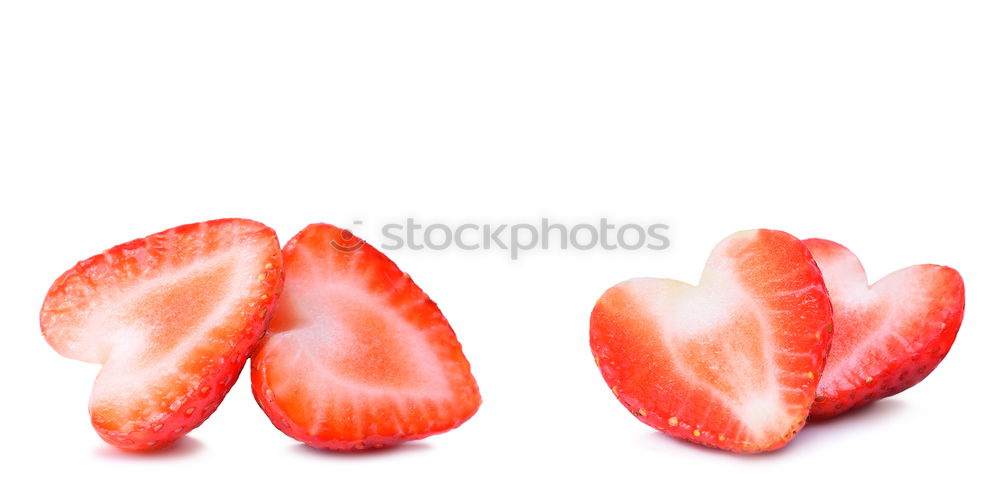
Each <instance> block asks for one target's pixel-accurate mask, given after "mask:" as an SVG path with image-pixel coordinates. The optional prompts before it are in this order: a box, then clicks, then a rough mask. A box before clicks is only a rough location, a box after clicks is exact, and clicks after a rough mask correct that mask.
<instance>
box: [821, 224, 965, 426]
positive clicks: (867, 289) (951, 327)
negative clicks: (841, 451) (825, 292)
mask: <svg viewBox="0 0 1000 478" xmlns="http://www.w3.org/2000/svg"><path fill="white" fill-rule="evenodd" d="M804 242H805V244H806V246H807V247H808V248H809V250H810V251H811V252H812V254H813V257H815V258H816V263H817V264H819V267H820V269H821V270H822V271H823V277H824V278H825V280H826V286H827V288H828V289H829V291H830V300H831V301H832V302H833V312H834V317H833V320H834V327H835V329H836V333H835V334H834V336H833V345H832V346H831V348H830V358H829V361H828V362H827V365H826V370H825V371H824V372H823V377H822V378H821V379H820V382H819V389H818V390H817V396H816V403H814V404H813V407H812V413H811V415H810V418H811V419H823V418H830V417H833V416H836V415H839V414H841V413H843V412H846V411H847V410H850V409H852V408H855V407H859V406H861V405H864V404H867V403H870V402H873V401H875V400H878V399H880V398H885V397H888V396H890V395H895V394H897V393H899V392H901V391H903V390H906V389H907V388H910V387H912V386H914V385H916V384H917V382H919V381H921V380H923V379H924V378H925V377H927V375H929V374H930V373H931V371H932V370H934V368H935V367H937V365H938V364H939V363H941V360H943V359H944V356H945V355H946V354H947V353H948V350H949V349H951V345H952V343H953V342H954V341H955V336H956V335H957V334H958V328H959V326H961V325H962V314H963V312H964V310H965V286H964V285H963V283H962V277H961V276H960V275H959V274H958V271H956V270H955V269H952V268H949V267H942V266H936V265H930V264H923V265H918V266H911V267H907V268H906V269H902V270H899V271H896V272H893V273H892V274H889V275H888V276H886V277H884V278H882V279H880V280H879V281H878V282H876V283H875V284H874V285H871V286H869V285H868V277H867V276H866V275H865V270H864V268H863V267H862V266H861V262H860V261H858V258H857V257H855V256H854V254H853V253H851V251H849V250H848V249H847V248H846V247H844V246H842V245H840V244H837V243H836V242H832V241H827V240H824V239H807V240H806V241H804Z"/></svg>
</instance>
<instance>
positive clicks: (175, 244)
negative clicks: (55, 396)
mask: <svg viewBox="0 0 1000 478" xmlns="http://www.w3.org/2000/svg"><path fill="white" fill-rule="evenodd" d="M281 272H282V267H281V251H280V246H279V243H278V239H277V236H276V235H275V233H274V231H273V230H271V229H270V228H268V227H267V226H265V225H263V224H260V223H258V222H255V221H250V220H246V219H219V220H214V221H207V222H201V223H196V224H188V225H184V226H179V227H175V228H173V229H169V230H166V231H163V232H160V233H157V234H153V235H150V236H148V237H145V238H143V239H136V240H134V241H131V242H127V243H125V244H121V245H118V246H115V247H113V248H111V249H108V250H107V251H105V252H103V253H102V254H99V255H96V256H94V257H91V258H89V259H86V260H84V261H82V262H80V263H78V264H77V265H76V266H75V267H73V268H72V269H70V270H68V271H66V272H65V273H64V274H63V275H62V276H61V277H59V278H58V279H56V281H55V283H54V284H53V285H52V287H51V288H50V289H49V292H48V295H47V296H46V297H45V302H44V304H43V306H42V311H41V318H40V322H41V329H42V334H43V335H44V337H45V339H46V341H48V343H49V345H51V346H52V348H53V349H55V350H56V351H57V352H59V353H60V354H62V355H63V356H66V357H68V358H72V359H76V360H81V361H84V362H90V363H97V364H101V365H102V367H101V372H100V374H99V375H98V377H97V380H96V381H95V382H94V388H93V391H92V392H91V397H90V415H91V423H92V424H93V426H94V429H95V430H96V431H97V433H98V434H99V435H100V437H101V438H102V439H104V440H105V441H107V442H108V443H110V444H112V445H114V446H116V447H119V448H122V449H126V450H150V449H154V448H158V447H162V446H164V445H166V444H168V443H171V442H173V441H174V440H177V439H178V438H180V437H182V436H184V435H185V434H186V433H187V432H189V431H191V430H192V429H193V428H195V427H197V426H199V425H200V424H201V423H202V422H204V421H205V420H206V419H207V418H208V417H209V415H211V414H212V412H214V411H215V409H216V407H218V406H219V403H220V402H221V401H222V399H223V398H224V397H225V395H226V393H227V392H228V391H229V389H230V388H231V387H232V386H233V384H234V383H235V381H236V378H237V377H238V376H239V373H240V370H242V368H243V365H244V363H245V362H246V360H247V357H248V355H249V354H250V352H251V349H252V347H253V346H254V344H255V343H256V342H257V341H258V340H259V339H260V337H261V336H262V335H263V333H264V331H265V329H266V326H267V321H268V320H269V319H270V316H271V313H272V312H273V307H274V304H275V301H276V299H277V296H278V295H279V293H280V291H281V284H282V274H281Z"/></svg>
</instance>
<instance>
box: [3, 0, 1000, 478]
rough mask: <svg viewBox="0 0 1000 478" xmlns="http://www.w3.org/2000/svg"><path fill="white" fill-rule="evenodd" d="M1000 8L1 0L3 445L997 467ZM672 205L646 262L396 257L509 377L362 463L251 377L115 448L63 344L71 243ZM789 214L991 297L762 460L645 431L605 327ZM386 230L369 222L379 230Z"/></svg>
mask: <svg viewBox="0 0 1000 478" xmlns="http://www.w3.org/2000/svg"><path fill="white" fill-rule="evenodd" d="M998 24H1000V10H998V7H997V6H996V3H995V2H986V1H984V2H965V1H953V2H944V1H941V2H927V1H899V2H885V1H872V0H867V1H838V2H823V3H822V4H821V5H816V4H814V2H803V1H788V2H767V1H754V2H747V1H738V2H714V1H698V2H681V3H680V4H677V3H674V4H668V3H667V2H610V1H609V2H595V1H565V2H556V1H541V0H534V1H507V2H474V1H467V0H466V1H454V2H440V1H406V2H382V1H357V2H332V1H321V2H260V1H239V2H211V1H171V2H135V1H118V2H110V1H96V0H94V1H67V2H52V1H43V0H39V1H31V2H28V1H23V2H22V1H8V2H4V3H3V4H2V6H0V164H3V174H2V176H0V178H2V181H3V188H2V190H0V194H2V202H3V228H4V229H3V232H4V233H3V235H2V241H3V243H2V245H3V251H4V265H5V273H4V274H3V275H2V277H0V281H2V284H0V290H2V291H3V299H4V300H3V304H4V306H5V311H4V321H3V322H4V326H5V329H4V331H3V333H2V334H0V340H2V347H0V353H2V362H0V363H2V364H3V385H2V386H3V389H2V394H0V400H2V410H3V412H4V419H3V432H2V434H0V440H2V448H0V449H2V450H4V452H3V456H4V459H3V462H4V463H5V466H8V467H9V466H14V467H18V468H21V469H22V470H31V471H32V472H35V471H37V472H53V473H58V472H65V473H74V474H76V473H84V474H85V475H86V476H126V475H127V476H139V475H141V476H149V477H157V476H170V477H177V476H182V474H185V473H199V474H201V473H212V472H219V473H221V472H231V473H239V474H250V475H261V476H263V475H269V476H277V475H278V474H281V476H297V475H296V474H298V473H310V474H313V475H311V476H316V475H315V474H320V475H318V476H352V475H350V474H352V473H356V474H357V473H364V474H365V476H368V475H370V476H390V474H417V475H441V476H467V475H469V474H483V473H501V472H514V471H517V470H526V471H531V472H538V471H544V472H560V473H566V474H580V475H592V476H633V475H636V476H638V475H656V476H659V475H663V476H666V475H668V474H669V475H674V474H679V473H683V474H685V475H686V476H692V475H694V474H698V475H705V474H708V475H709V476H712V475H715V474H718V473H721V472H727V471H728V472H739V473H741V474H746V475H759V476H764V475H767V476H775V475H790V474H792V473H808V475H810V476H826V475H843V474H844V473H860V472H861V471H862V470H863V471H864V473H865V474H873V473H876V472H880V471H881V472H890V471H891V472H893V473H894V474H897V475H899V476H905V475H906V474H907V473H908V472H918V471H919V472H923V473H932V472H945V471H946V470H949V469H951V468H952V467H954V466H958V465H957V464H962V465H963V466H975V465H980V466H983V467H985V466H987V464H988V463H992V460H991V458H990V455H989V453H993V450H994V449H995V444H994V443H993V441H994V440H995V436H994V430H996V428H997V426H998V425H1000V424H998V421H997V418H996V413H995V410H994V408H995V404H994V402H995V399H996V397H997V396H998V394H997V392H998V387H997V385H996V379H995V373H996V355H995V351H996V348H997V346H996V344H995V341H996V337H997V335H998V333H1000V327H998V320H997V308H996V305H995V304H996V300H995V297H996V294H997V290H998V289H1000V279H998V278H997V267H998V266H1000V264H998V262H997V253H996V249H997V246H996V245H995V243H996V240H997V232H998V227H997V225H996V224H997V217H996V214H997V204H998V199H1000V197H998V196H1000V194H998V193H997V173H996V171H995V167H994V164H995V162H996V161H997V159H998V158H1000V139H998V132H1000V113H998V112H1000V93H998V92H1000V87H998V85H1000V62H998V58H1000V56H998V53H1000V28H998V27H997V25H998ZM231 216H242V217H248V218H253V219H257V220H260V221H262V222H264V223H266V224H268V225H270V226H272V227H274V228H275V229H276V230H277V231H278V233H279V235H280V236H281V239H282V241H284V240H287V239H288V238H289V237H291V236H292V235H293V234H295V233H296V232H297V231H298V230H299V229H301V228H302V227H303V226H305V225H306V224H307V223H310V222H317V221H324V222H331V223H334V224H340V225H343V226H350V225H351V223H352V221H355V220H361V221H364V225H363V226H362V227H359V228H356V231H357V232H358V233H359V234H361V235H363V236H370V237H374V238H375V239H377V238H378V234H377V232H378V226H379V225H380V224H383V223H385V222H390V221H391V222H396V221H401V220H404V219H405V218H406V217H414V218H416V219H417V220H419V221H422V222H424V223H431V222H442V223H446V224H452V225H456V224H460V223H463V222H467V221H471V222H476V223H494V224H496V223H515V222H537V221H538V220H539V219H540V218H541V217H550V218H552V219H553V220H557V221H562V222H565V223H576V222H589V223H595V222H596V221H598V220H599V218H601V217H607V218H609V219H610V220H611V221H612V222H616V223H619V224H621V223H625V222H639V223H652V222H665V223H667V224H669V225H670V226H671V230H670V233H669V237H670V239H671V241H672V244H671V247H670V248H669V249H668V250H666V251H662V252H650V251H637V252H625V251H611V252H608V251H596V250H595V251H586V252H564V251H540V250H535V251H528V252H527V253H525V255H524V257H523V259H521V260H518V261H516V262H512V261H510V260H509V259H508V258H507V257H506V256H505V255H504V254H503V253H502V252H497V251H473V252H466V251H461V250H458V249H450V250H447V251H442V252H433V251H427V250H424V251H397V252H395V253H393V254H392V255H391V256H392V258H393V259H394V260H395V261H396V262H397V263H398V264H399V265H400V267H401V268H402V269H404V270H405V271H407V272H409V273H411V274H412V275H413V277H414V278H415V279H416V280H417V283H418V284H420V285H421V286H422V287H423V288H424V289H425V290H426V291H427V292H428V294H429V295H430V296H431V297H432V298H433V299H435V300H436V301H437V302H438V303H439V304H440V306H441V308H442V310H443V311H444V313H445V315H446V316H447V317H449V319H450V320H451V323H452V326H453V327H454V328H455V330H456V332H457V334H458V337H459V339H460V340H461V341H462V343H463V344H464V347H465V350H466V353H467V356H468V358H469V360H470V361H471V363H472V365H473V372H474V373H475V375H476V377H477V378H478V380H479V383H480V386H481V388H482V393H483V396H484V400H485V402H484V404H483V407H482V409H481V410H480V412H479V413H478V414H477V415H476V416H475V417H474V418H473V419H472V420H470V421H469V422H468V423H467V424H465V425H464V426H462V427H461V428H459V429H457V430H454V431H452V432H450V433H447V434H445V435H441V436H437V437H432V438H429V439H426V440H423V441H421V442H416V443H413V444H409V445H405V446H401V447H398V448H395V449H392V450H389V451H383V452H375V453H365V454H352V455H343V454H331V453H321V452H315V451H311V450H310V449H308V448H306V447H304V446H302V445H299V444H297V443H296V442H295V441H293V440H291V439H290V438H287V437H286V436H284V435H283V434H282V433H280V432H279V431H277V430H276V429H275V428H274V427H272V426H271V424H270V423H269V422H268V420H267V419H266V417H265V416H264V414H263V413H262V412H260V410H259V409H258V408H257V406H256V404H255V403H254V402H253V400H252V398H251V394H250V386H249V380H248V377H247V376H245V375H244V376H243V377H242V378H241V380H240V381H239V382H238V383H237V384H236V386H235V387H234V389H233V391H232V392H231V394H230V396H229V398H227V400H226V401H225V402H224V403H223V405H222V407H221V408H220V409H219V411H218V412H217V413H216V414H215V415H214V416H212V418H211V419H210V420H209V421H208V422H206V423H205V425H203V426H202V427H201V428H199V429H197V430H195V431H194V432H193V433H191V434H190V435H189V438H187V439H185V440H183V441H182V442H180V443H179V444H178V446H176V447H175V448H174V449H172V450H168V451H167V452H163V453H159V454H153V455H134V454H125V453H122V452H118V451H116V450H115V449H113V448H111V447H109V446H107V445H105V444H104V443H103V442H102V441H101V440H100V439H99V438H98V437H97V435H96V434H95V433H94V432H93V431H92V430H91V428H90V424H89V418H88V416H87V396H88V394H89V390H90V383H91V381H92V380H93V378H94V376H95V374H96V373H97V367H96V366H94V365H88V364H82V363H77V362H73V361H70V360H66V359H63V358H62V357H60V356H59V355H58V354H56V353H55V352H54V351H52V350H50V349H49V348H48V347H47V345H46V344H45V342H44V341H43V339H42V337H41V335H40V333H39V332H38V324H37V320H38V319H37V314H38V310H39V308H40V306H41V303H42V300H43V298H44V295H45V291H46V290H47V289H48V287H49V285H50V284H51V282H52V281H53V280H54V279H55V278H56V277H57V276H58V275H59V274H60V273H62V272H63V271H64V270H65V269H67V268H69V267H71V266H72V265H73V264H74V263H75V262H76V261H78V260H82V259H84V258H86V257H89V256H90V255H93V254H96V253H98V252H100V251H101V250H103V249H105V248H107V247H111V246H113V245H115V244H118V243H121V242H124V241H127V240H129V239H133V238H136V237H141V236H144V235H147V234H150V233H153V232H157V231H160V230H162V229H166V228H168V227H172V226H175V225H179V224H183V223H188V222H194V221H199V220H205V219H211V218H217V217H231ZM756 227H768V228H776V229H783V230H786V231H788V232H790V233H792V234H795V235H797V236H800V237H803V238H804V237H813V236H817V237H824V238H829V239H833V240H836V241H838V242H841V243H843V244H845V245H847V246H848V247H850V248H852V249H853V250H854V251H855V252H856V253H857V254H858V255H859V256H860V258H861V260H862V261H863V262H864V264H865V265H866V266H867V268H868V270H869V274H870V276H871V278H872V279H873V280H874V279H876V278H878V277H881V276H883V275H885V274H887V273H889V272H891V271H893V270H895V269H898V268H902V267H905V266H907V265H910V264H915V263H924V262H933V263H939V264H946V265H950V266H953V267H955V268H957V269H958V270H959V271H960V272H961V273H962V274H963V276H964V277H965V280H966V284H967V298H968V307H967V311H966V318H965V324H964V325H963V327H962V330H961V332H960V334H959V337H958V340H957V342H956V344H955V347H954V349H953V350H952V352H951V354H950V355H949V356H948V358H947V359H946V360H945V361H944V363H943V364H942V365H941V366H940V367H939V368H938V369H937V370H936V371H935V372H934V374H933V375H931V377H930V378H928V379H927V380H926V381H924V382H923V383H921V384H919V385H918V386H916V387H915V388H914V389H911V390H909V391H907V392H905V393H903V394H901V395H899V396H897V397H895V398H892V399H889V400H885V401H883V402H881V403H879V404H876V405H874V406H872V407H870V408H868V409H866V410H864V411H861V412H858V413H855V414H852V415H848V416H845V417H843V418H842V419H841V420H837V421H835V422H830V423H828V424H823V425H810V426H807V427H806V429H805V430H804V431H803V432H802V434H801V435H800V436H799V437H798V438H797V439H795V440H794V441H793V442H792V443H791V444H790V445H789V446H788V447H786V448H785V449H783V450H781V451H779V452H776V453H772V454H769V455H765V456H755V457H741V456H737V455H732V454H729V453H724V452H718V451H712V450H708V449H705V448H701V447H697V446H693V445H687V444H685V443H683V442H679V441H676V440H673V439H670V438H667V437H664V436H662V435H659V434H657V433H656V432H655V431H654V430H652V429H650V428H648V427H646V426H644V425H642V424H641V423H639V422H638V421H637V420H635V419H634V418H632V417H631V416H629V414H628V412H627V411H626V410H625V409H624V408H623V407H622V406H620V405H619V404H618V403H617V402H616V401H615V400H614V398H613V397H612V395H611V393H610V391H609V390H608V389H607V387H606V386H605V385H604V383H603V380H602V379H601V377H600V375H599V373H598V371H597V368H596V367H595V366H594V365H593V363H592V360H591V357H590V352H589V347H588V335H587V333H588V332H587V326H588V320H589V314H590V310H591V307H592V306H593V303H594V301H596V299H597V298H598V297H599V296H600V294H601V293H602V292H603V291H604V290H605V288H607V287H609V286H611V285H613V284H615V283H616V282H618V281H621V280H624V279H627V278H630V277H634V276H659V277H672V278H676V279H683V280H688V281H696V280H697V277H698V275H699V273H700V270H701V267H702V264H703V262H704V260H705V258H706V256H707V254H708V252H709V250H710V249H711V248H712V246H713V245H714V244H715V243H716V242H717V241H718V240H720V239H721V238H723V237H724V236H726V235H728V234H730V233H732V232H735V231H737V230H741V229H747V228H756ZM373 242H375V241H373Z"/></svg>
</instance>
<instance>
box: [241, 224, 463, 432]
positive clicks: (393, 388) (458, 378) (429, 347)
mask: <svg viewBox="0 0 1000 478" xmlns="http://www.w3.org/2000/svg"><path fill="white" fill-rule="evenodd" d="M284 261H285V268H286V269H285V270H286V285H285V292H284V293H283V295H282V297H281V299H280V300H279V303H278V307H277V311H276V312H275V316H274V320H273V322H272V324H271V327H270V329H269V331H268V334H267V336H266V337H265V338H264V340H263V341H262V343H261V345H260V347H259V349H258V351H257V352H256V353H255V354H254V356H253V359H252V365H251V367H252V374H251V377H252V383H253V392H254V396H255V397H256V399H257V402H258V404H259V405H260V406H261V408H262V409H263V410H264V412H265V413H266V414H267V416H268V417H269V418H270V420H271V422H272V423H273V424H274V425H275V426H276V427H277V428H278V429H279V430H281V431H283V432H284V433H285V434H287V435H289V436H291V437H292V438H295V439H297V440H299V441H302V442H304V443H306V444H308V445H310V446H313V447H316V448H325V449H332V450H352V449H365V448H377V447H382V446H387V445H393V444H397V443H400V442H403V441H407V440H415V439H419V438H423V437H426V436H429V435H433V434H437V433H442V432H445V431H447V430H450V429H452V428H455V427H457V426H459V425H460V424H462V423H463V422H465V421H466V420H467V419H469V418H470V417H471V416H472V415H473V414H474V413H475V412H476V410H477V409H478V407H479V404H480V402H481V400H480V395H479V389H478V386H477V384H476V381H475V379H474V378H473V376H472V374H471V372H470V368H469V363H468V361H467V360H466V358H465V355H464V354H463V353H462V347H461V345H460V344H459V342H458V340H457V339H456V337H455V333H454V332H453V331H452V328H451V326H450V325H449V324H448V322H447V320H445V318H444V316H443V315H442V314H441V312H440V310H439V309H438V307H437V305H436V304H435V303H434V302H433V301H431V300H430V299H429V298H428V297H427V295H426V294H424V292H423V291H422V290H421V289H420V288H419V287H417V285H416V284H415V283H414V282H413V281H412V280H411V279H410V277H409V275H407V274H405V273H403V272H402V271H400V270H399V268H398V267H396V265H395V264H394V263H393V262H392V261H391V260H389V258H387V257H386V256H385V255H383V254H382V253H381V252H379V251H377V250H376V249H375V248H373V247H371V246H370V245H368V244H366V243H363V242H362V241H361V240H360V239H358V238H357V237H354V236H352V235H351V234H350V232H348V231H345V230H342V229H339V228H337V227H334V226H331V225H327V224H313V225H310V226H308V227H307V228H305V229H304V230H303V231H302V232H300V233H299V234H298V235H296V236H295V237H294V238H292V239H291V240H290V241H289V242H288V244H286V245H285V248H284Z"/></svg>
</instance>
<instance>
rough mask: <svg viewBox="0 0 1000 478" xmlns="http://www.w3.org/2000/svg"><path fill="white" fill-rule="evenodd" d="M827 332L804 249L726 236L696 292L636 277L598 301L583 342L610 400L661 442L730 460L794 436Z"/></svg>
mask: <svg viewBox="0 0 1000 478" xmlns="http://www.w3.org/2000/svg"><path fill="white" fill-rule="evenodd" d="M831 333H832V311H831V306H830V301H829V297H828V295H827V292H826V289H825V287H824V284H823V279H822V275H821V274H820V271H819V268H818V267H817V266H816V264H815V262H814V261H813V260H812V258H811V256H810V254H809V251H808V250H807V249H806V247H805V245H803V244H802V242H801V241H799V240H798V239H796V238H794V237H792V236H791V235H789V234H787V233H784V232H780V231H771V230H763V229H762V230H753V231H744V232H740V233H737V234H734V235H732V236H730V237H728V238H726V239H725V240H723V241H722V242H721V243H720V244H719V245H718V246H716V248H715V249H714V250H713V252H712V254H711V256H710V258H709V260H708V262H707V264H706V266H705V270H704V272H703V275H702V278H701V281H700V283H699V284H698V285H697V286H692V285H690V284H687V283H684V282H679V281H674V280H669V279H652V278H639V279H632V280H629V281H625V282H622V283H620V284H618V285H616V286H614V287H612V288H611V289H609V290H608V291H607V292H605V293H604V295H603V296H602V297H601V298H600V300H598V302H597V304H596V306H595V307H594V310H593V312H592V314H591V322H590V344H591V349H592V352H593V354H594V358H595V360H596V362H597V365H598V367H599V369H600V371H601V374H602V375H603V377H604V379H605V381H606V382H607V384H608V386H609V387H611V390H612V392H613V393H614V395H615V396H616V397H617V398H618V400H619V401H620V402H621V403H622V404H623V405H624V406H625V407H626V408H627V409H628V410H629V411H630V412H631V413H632V414H633V415H634V416H635V417H636V418H638V419H639V420H640V421H642V422H643V423H646V424H647V425H649V426H651V427H653V428H656V429H657V430H661V431H663V432H665V433H667V434H669V435H672V436H675V437H679V438H682V439H685V440H689V441H692V442H695V443H699V444H703V445H707V446H711V447H718V448H722V449H727V450H731V451H736V452H744V453H755V452H761V451H768V450H774V449H777V448H780V447H782V446H783V445H784V444H785V443H787V442H788V440H790V439H791V438H792V437H793V436H794V435H795V434H796V433H797V432H798V430H799V429H800V428H801V427H802V426H803V424H804V422H805V420H806V417H807V415H808V412H809V408H810V406H811V405H812V402H813V399H814V397H815V390H816V386H817V384H818V381H819V377H820V374H821V372H822V371H823V365H824V361H825V358H826V354H827V352H828V350H829V347H830V340H831V338H830V337H831Z"/></svg>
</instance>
